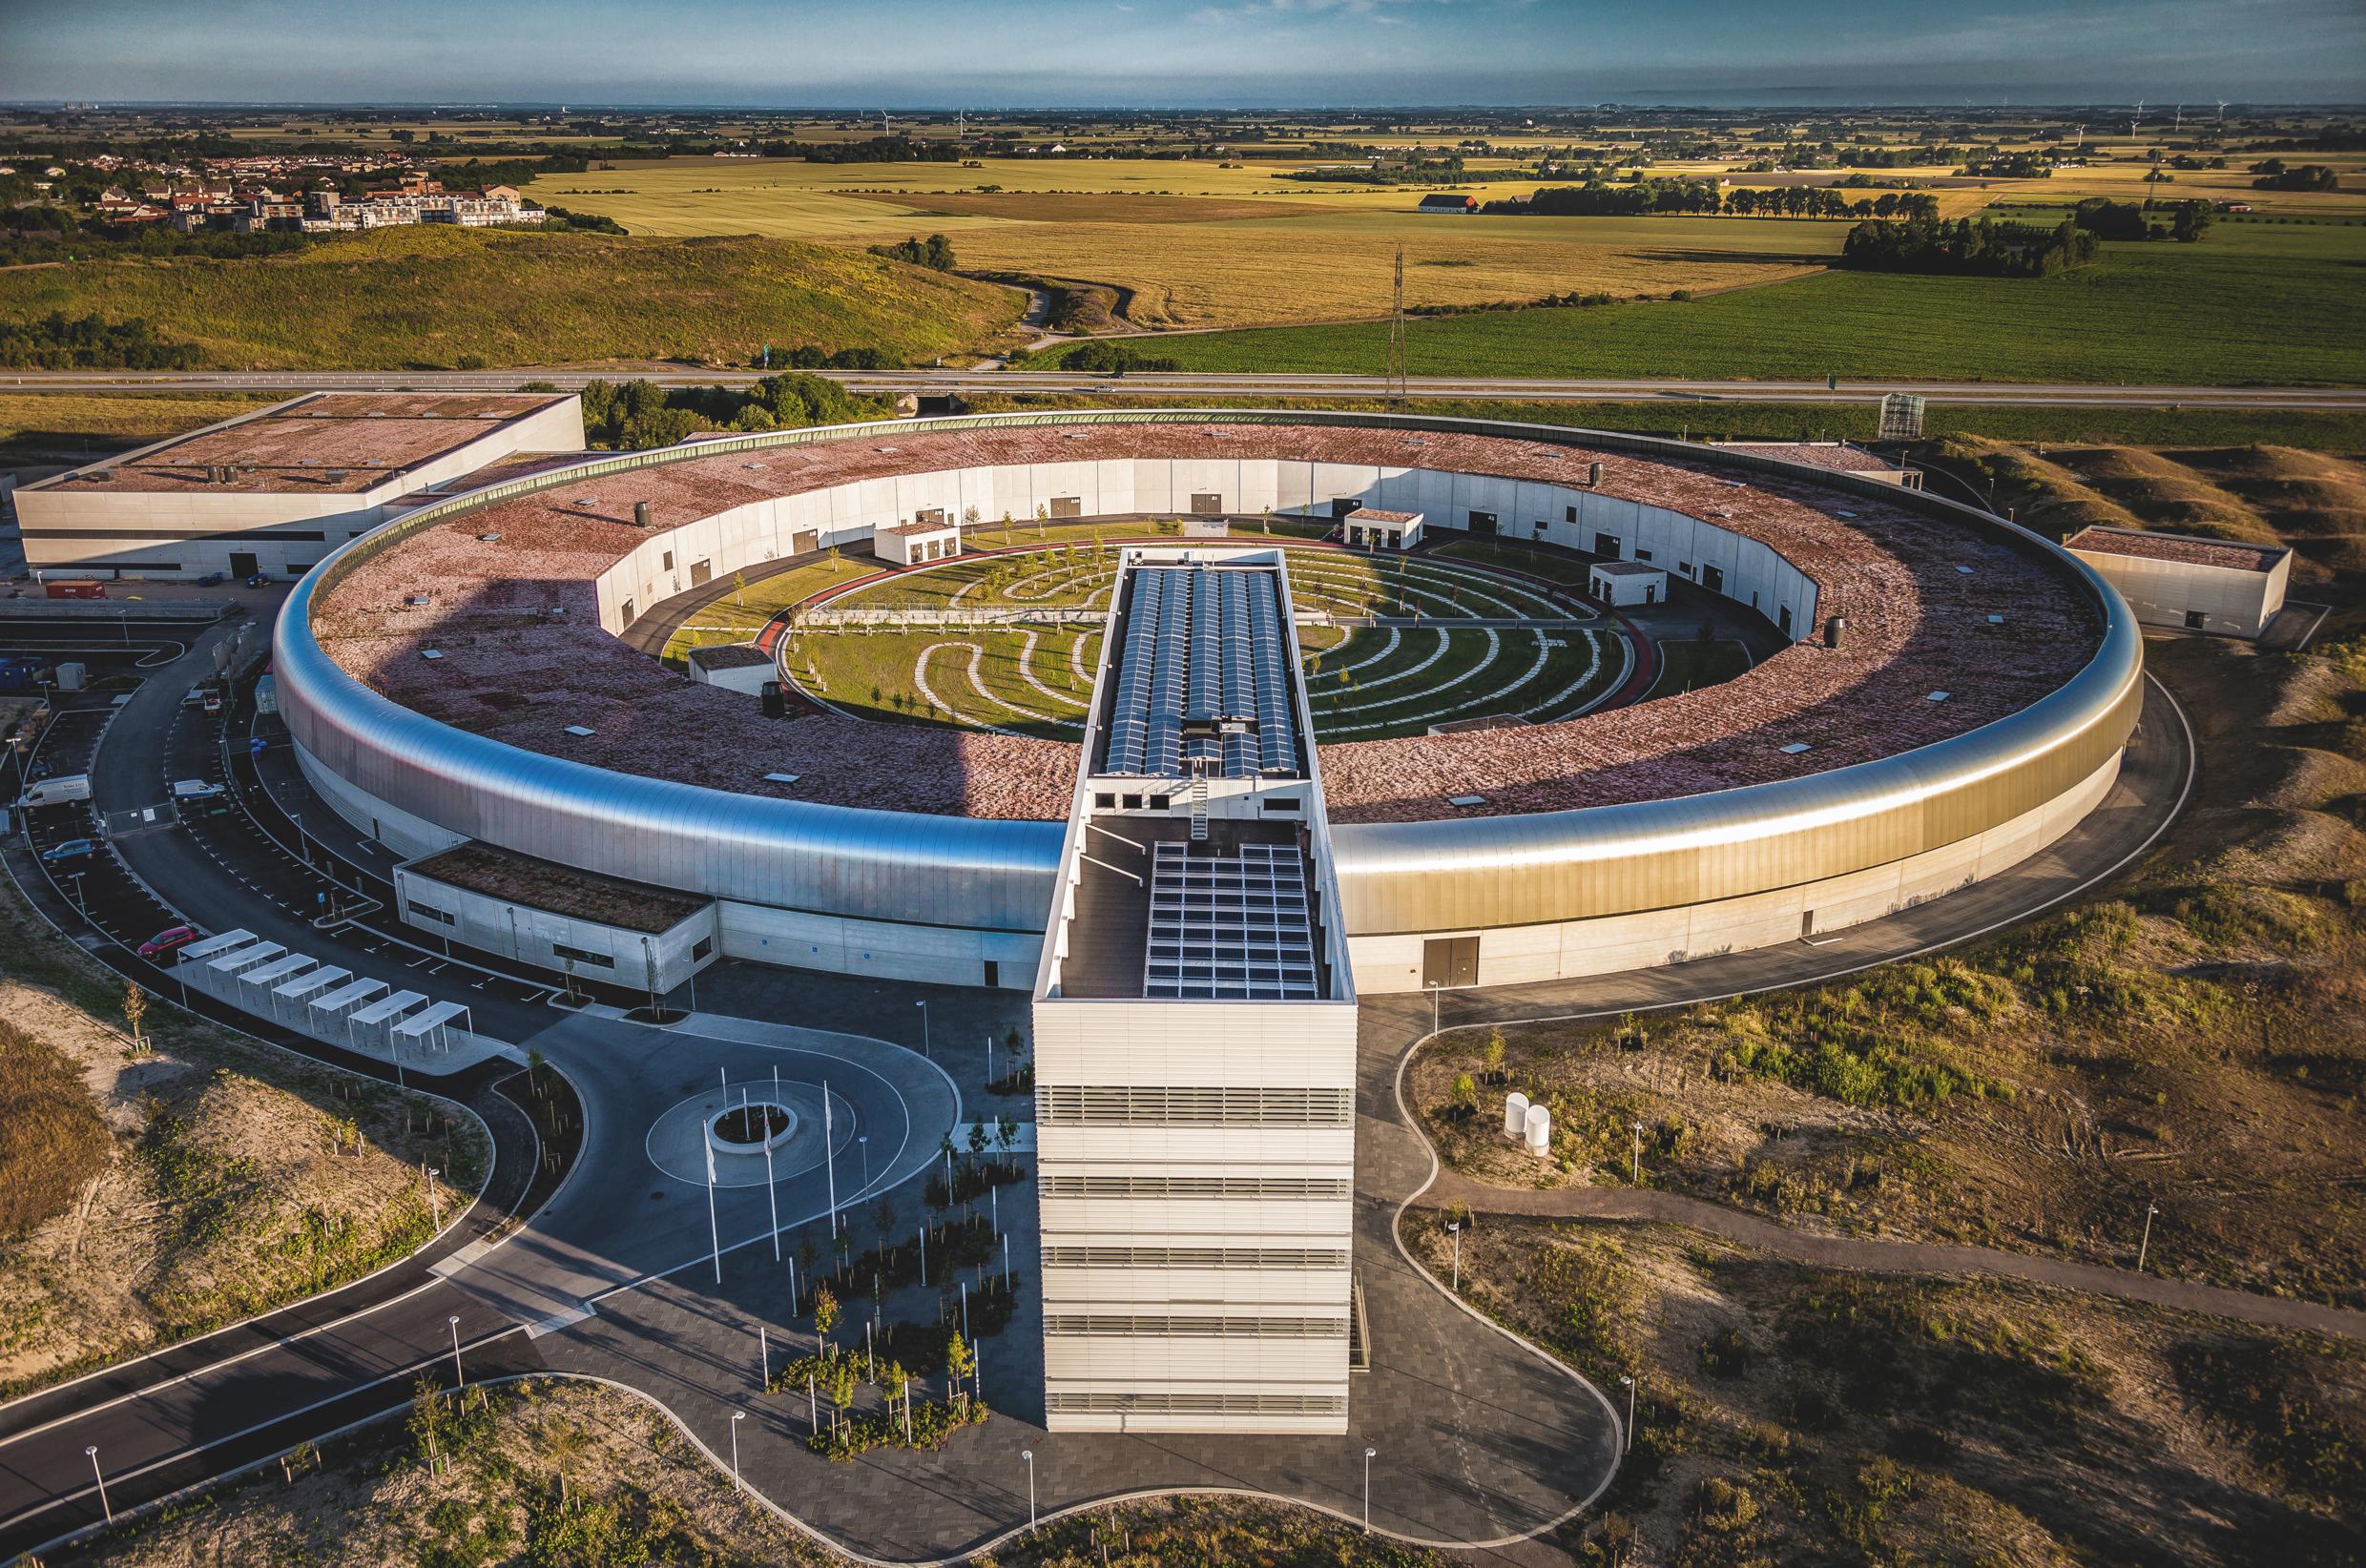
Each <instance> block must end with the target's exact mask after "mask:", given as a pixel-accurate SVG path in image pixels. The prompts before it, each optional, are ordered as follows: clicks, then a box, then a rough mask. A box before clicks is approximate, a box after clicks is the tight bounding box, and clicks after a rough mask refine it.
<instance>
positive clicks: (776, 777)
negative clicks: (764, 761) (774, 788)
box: [764, 774, 799, 784]
mask: <svg viewBox="0 0 2366 1568" xmlns="http://www.w3.org/2000/svg"><path fill="white" fill-rule="evenodd" d="M798 776H799V775H797V774H765V775H764V782H765V783H767V784H794V783H796V782H797V780H798Z"/></svg>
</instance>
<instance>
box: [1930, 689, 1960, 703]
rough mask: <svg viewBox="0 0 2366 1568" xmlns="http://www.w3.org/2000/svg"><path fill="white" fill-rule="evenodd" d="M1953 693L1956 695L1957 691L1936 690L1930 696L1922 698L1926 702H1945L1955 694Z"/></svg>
mask: <svg viewBox="0 0 2366 1568" xmlns="http://www.w3.org/2000/svg"><path fill="white" fill-rule="evenodd" d="M1953 695H1955V693H1954V692H1952V691H1934V692H1932V693H1931V694H1930V695H1929V696H1927V697H1924V698H1923V699H1922V700H1923V701H1924V702H1945V701H1946V700H1947V699H1948V698H1949V697H1951V696H1953Z"/></svg>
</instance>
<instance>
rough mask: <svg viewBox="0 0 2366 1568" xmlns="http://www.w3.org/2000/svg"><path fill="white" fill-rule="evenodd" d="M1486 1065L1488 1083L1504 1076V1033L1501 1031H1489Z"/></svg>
mask: <svg viewBox="0 0 2366 1568" xmlns="http://www.w3.org/2000/svg"><path fill="white" fill-rule="evenodd" d="M1486 1063H1487V1079H1488V1081H1489V1082H1490V1083H1492V1082H1496V1081H1498V1080H1500V1079H1501V1078H1502V1077H1503V1074H1504V1031H1503V1030H1501V1029H1490V1030H1489V1031H1487V1049H1486Z"/></svg>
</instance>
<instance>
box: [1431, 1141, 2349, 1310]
mask: <svg viewBox="0 0 2366 1568" xmlns="http://www.w3.org/2000/svg"><path fill="white" fill-rule="evenodd" d="M1422 1203H1423V1204H1425V1205H1436V1206H1439V1207H1452V1206H1454V1205H1457V1204H1460V1205H1463V1206H1464V1207H1468V1208H1470V1209H1472V1210H1474V1211H1475V1212H1478V1213H1484V1214H1517V1215H1523V1216H1528V1217H1533V1218H1538V1219H1573V1220H1610V1221H1627V1222H1634V1223H1642V1224H1658V1225H1680V1226H1684V1227H1687V1228H1690V1229H1693V1230H1704V1231H1707V1232H1708V1233H1709V1234H1710V1235H1712V1236H1717V1237H1720V1238H1722V1239H1724V1240H1726V1241H1730V1242H1733V1243H1736V1244H1738V1245H1740V1246H1743V1247H1749V1248H1755V1249H1757V1250H1759V1251H1761V1252H1771V1253H1773V1254H1774V1255H1775V1256H1776V1257H1778V1258H1782V1259H1784V1260H1786V1261H1787V1262H1791V1263H1803V1264H1807V1265H1809V1266H1810V1267H1813V1268H1816V1269H1855V1270H1861V1271H1864V1272H1868V1273H1881V1274H1987V1275H1993V1276H1995V1277H1997V1278H1999V1279H2013V1280H2021V1281H2023V1282H2024V1283H2025V1284H2029V1285H2043V1286H2046V1287H2049V1288H2051V1289H2057V1290H2077V1291H2082V1292H2084V1293H2086V1294H2088V1295H2099V1296H2115V1297H2118V1298H2119V1299H2120V1300H2123V1301H2141V1302H2144V1303H2146V1304H2147V1305H2148V1306H2153V1307H2173V1308H2176V1309H2178V1310H2181V1311H2188V1312H2205V1313H2208V1314H2210V1315H2211V1316H2213V1317H2229V1318H2233V1319H2235V1320H2237V1321H2238V1322H2243V1323H2256V1324H2259V1325H2261V1326H2262V1327H2264V1328H2270V1329H2306V1330H2311V1331H2314V1332H2317V1333H2325V1334H2340V1335H2344V1336H2347V1337H2349V1338H2353V1339H2366V1312H2360V1311H2348V1310H2343V1309H2341V1308H2338V1307H2320V1306H2317V1305H2316V1304H2314V1303H2313V1302H2306V1301H2287V1300H2285V1299H2284V1298H2282V1297H2280V1296H2263V1295H2259V1294H2257V1293H2256V1292H2253V1291H2250V1290H2231V1289H2223V1288H2221V1287H2219V1286H2215V1285H2197V1284H2195V1283H2193V1282H2192V1281H2190V1280H2178V1279H2163V1278H2161V1277H2159V1276H2157V1275H2153V1274H2139V1273H2133V1272H2130V1271H2129V1270H2127V1269H2106V1268H2103V1267H2101V1266H2099V1265H2096V1264H2091V1263H2073V1262H2071V1261H2070V1260H2069V1259H2067V1258H2053V1257H2045V1256H2043V1255H2040V1254H2037V1253H2023V1252H2003V1251H1999V1250H1997V1249H1996V1248H1990V1247H1960V1246H1956V1245H1953V1244H1951V1243H1945V1242H1908V1241H1881V1240H1878V1239H1875V1238H1872V1237H1866V1236H1827V1235H1818V1234H1816V1233H1814V1232H1812V1231H1806V1230H1800V1229H1796V1228H1793V1227H1791V1226H1787V1225H1783V1224H1781V1223H1779V1222H1777V1221H1774V1220H1768V1219H1761V1218H1760V1217H1758V1216H1757V1215H1755V1214H1748V1213H1744V1212H1742V1211H1740V1210H1738V1209H1733V1208H1728V1207H1725V1206H1724V1205H1722V1204H1714V1203H1710V1202H1708V1201H1707V1200H1705V1199H1701V1198H1688V1197H1686V1196H1684V1195H1683V1194H1681V1193H1675V1192H1652V1191H1648V1190H1646V1191H1637V1190H1634V1189H1632V1188H1627V1187H1543V1188H1523V1187H1501V1186H1489V1185H1487V1184H1485V1183H1483V1182H1475V1181H1473V1180H1471V1179H1470V1178H1469V1177H1468V1176H1465V1175H1463V1173H1462V1172H1460V1171H1457V1170H1444V1171H1441V1172H1440V1174H1439V1177H1438V1180H1437V1181H1436V1182H1435V1183H1433V1184H1432V1185H1431V1186H1430V1187H1429V1189H1428V1190H1427V1191H1425V1192H1423V1193H1422Z"/></svg>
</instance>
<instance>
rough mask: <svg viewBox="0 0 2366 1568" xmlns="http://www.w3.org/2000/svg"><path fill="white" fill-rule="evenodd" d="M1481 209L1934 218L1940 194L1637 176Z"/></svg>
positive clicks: (1560, 188) (1549, 213) (1546, 213)
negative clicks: (1849, 192) (1850, 192)
mask: <svg viewBox="0 0 2366 1568" xmlns="http://www.w3.org/2000/svg"><path fill="white" fill-rule="evenodd" d="M1480 210H1481V211H1482V212H1485V213H1503V214H1512V215H1517V214H1527V215H1530V216H1533V217H1644V216H1671V217H1681V216H1687V215H1712V214H1724V215H1727V216H1729V217H1880V218H1892V217H1898V218H1910V219H1913V218H1936V217H1938V216H1939V198H1938V197H1937V196H1932V195H1930V194H1929V193H1928V192H1925V191H1884V192H1882V193H1881V194H1880V195H1879V196H1858V197H1855V198H1852V197H1850V196H1845V195H1843V194H1842V193H1841V192H1839V191H1837V190H1835V189H1833V188H1831V187H1829V186H1820V185H1783V186H1773V187H1768V188H1765V189H1760V188H1757V187H1754V186H1736V187H1734V188H1733V189H1731V190H1729V189H1726V188H1724V187H1722V186H1720V185H1718V184H1717V182H1716V181H1714V180H1709V179H1639V180H1629V181H1626V182H1623V183H1620V184H1616V185H1613V184H1609V183H1608V182H1606V181H1603V180H1588V181H1587V182H1586V183H1585V184H1583V185H1551V186H1546V187H1544V188H1543V189H1541V190H1539V191H1538V192H1537V193H1536V194H1535V195H1534V196H1530V197H1528V198H1527V199H1525V200H1520V199H1517V198H1515V199H1512V200H1507V201H1490V202H1488V203H1487V204H1486V205H1485V206H1484V207H1483V208H1481V209H1480Z"/></svg>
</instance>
